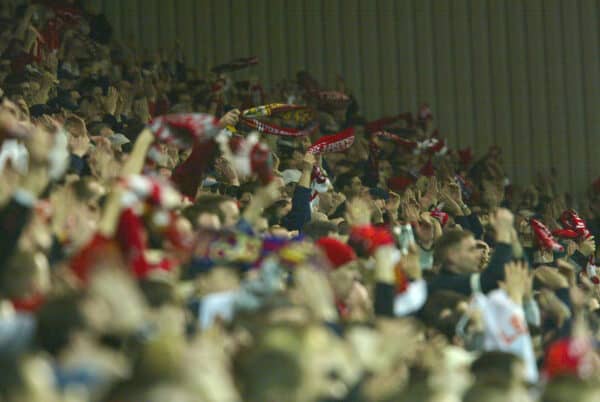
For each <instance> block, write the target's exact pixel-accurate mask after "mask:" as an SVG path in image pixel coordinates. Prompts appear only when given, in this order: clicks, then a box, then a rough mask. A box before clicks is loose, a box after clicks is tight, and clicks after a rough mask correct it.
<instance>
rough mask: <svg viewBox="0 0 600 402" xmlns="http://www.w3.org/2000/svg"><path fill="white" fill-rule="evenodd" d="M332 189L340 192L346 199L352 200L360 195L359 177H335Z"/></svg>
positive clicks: (346, 175)
mask: <svg viewBox="0 0 600 402" xmlns="http://www.w3.org/2000/svg"><path fill="white" fill-rule="evenodd" d="M334 187H335V188H336V189H337V190H339V191H340V192H342V193H343V194H344V195H345V196H346V198H352V197H355V196H357V195H359V194H360V192H361V189H362V181H361V180H360V177H358V176H355V175H353V174H351V173H346V174H341V175H339V176H337V178H336V180H335V183H334Z"/></svg>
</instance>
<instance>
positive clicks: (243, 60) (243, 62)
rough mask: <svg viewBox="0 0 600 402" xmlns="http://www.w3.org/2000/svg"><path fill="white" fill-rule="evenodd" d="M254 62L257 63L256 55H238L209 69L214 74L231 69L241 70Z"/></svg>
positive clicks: (227, 71) (230, 70)
mask: <svg viewBox="0 0 600 402" xmlns="http://www.w3.org/2000/svg"><path fill="white" fill-rule="evenodd" d="M256 64H258V57H256V56H254V57H240V58H238V59H234V60H231V61H230V62H228V63H223V64H219V65H217V66H215V67H213V68H211V70H210V71H212V72H213V73H215V74H220V73H229V72H232V71H238V70H243V69H244V68H248V67H250V66H254V65H256Z"/></svg>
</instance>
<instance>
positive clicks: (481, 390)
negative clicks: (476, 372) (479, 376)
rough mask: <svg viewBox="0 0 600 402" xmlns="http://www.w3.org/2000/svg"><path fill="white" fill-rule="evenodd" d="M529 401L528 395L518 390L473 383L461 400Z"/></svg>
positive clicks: (473, 401) (471, 401)
mask: <svg viewBox="0 0 600 402" xmlns="http://www.w3.org/2000/svg"><path fill="white" fill-rule="evenodd" d="M482 401H485V402H506V401H515V402H531V399H530V397H529V395H527V394H526V393H525V392H519V390H515V389H510V388H505V387H493V386H490V385H487V384H475V385H473V386H472V387H471V388H470V389H469V390H468V391H467V392H466V393H465V395H464V396H463V402H482Z"/></svg>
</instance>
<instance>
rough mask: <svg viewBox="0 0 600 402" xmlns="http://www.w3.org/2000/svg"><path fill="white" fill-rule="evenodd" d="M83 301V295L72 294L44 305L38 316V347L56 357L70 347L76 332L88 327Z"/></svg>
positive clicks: (51, 300)
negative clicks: (82, 307)
mask: <svg viewBox="0 0 600 402" xmlns="http://www.w3.org/2000/svg"><path fill="white" fill-rule="evenodd" d="M83 300H84V298H83V296H82V295H80V294H75V293H70V294H66V295H63V296H60V297H56V298H53V299H50V300H48V301H47V302H46V303H44V305H43V306H42V308H41V309H40V310H39V311H38V312H37V315H36V318H37V327H36V341H37V345H38V347H40V348H41V349H42V350H44V351H46V352H47V353H50V355H53V356H56V355H58V354H59V353H60V352H61V351H62V350H64V349H65V348H66V347H67V346H68V345H69V343H70V342H71V339H72V336H73V335H74V334H75V332H77V331H80V330H83V329H84V328H85V327H86V326H87V321H86V318H85V315H84V313H83V311H82V310H81V306H82V303H83Z"/></svg>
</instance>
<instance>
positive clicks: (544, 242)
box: [529, 219, 564, 252]
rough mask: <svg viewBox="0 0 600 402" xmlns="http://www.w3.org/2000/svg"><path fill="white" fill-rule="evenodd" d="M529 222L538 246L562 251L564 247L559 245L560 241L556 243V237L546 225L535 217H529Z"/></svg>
mask: <svg viewBox="0 0 600 402" xmlns="http://www.w3.org/2000/svg"><path fill="white" fill-rule="evenodd" d="M529 224H530V225H531V228H532V229H533V233H534V235H535V238H536V240H537V244H538V247H540V248H543V249H546V250H552V251H557V252H563V251H564V247H563V246H562V245H560V243H558V242H557V241H556V239H554V237H553V236H552V233H551V232H550V229H548V228H547V227H546V225H544V224H543V223H542V222H540V221H538V220H537V219H531V220H530V221H529Z"/></svg>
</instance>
